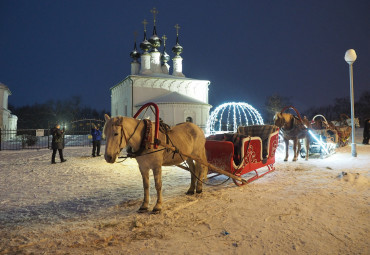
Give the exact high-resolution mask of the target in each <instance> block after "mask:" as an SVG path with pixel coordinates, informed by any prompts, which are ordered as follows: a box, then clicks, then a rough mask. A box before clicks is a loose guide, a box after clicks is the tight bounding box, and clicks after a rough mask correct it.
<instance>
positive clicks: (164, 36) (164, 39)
mask: <svg viewBox="0 0 370 255" xmlns="http://www.w3.org/2000/svg"><path fill="white" fill-rule="evenodd" d="M162 39H163V46H164V47H166V40H167V36H166V35H163V36H162Z"/></svg>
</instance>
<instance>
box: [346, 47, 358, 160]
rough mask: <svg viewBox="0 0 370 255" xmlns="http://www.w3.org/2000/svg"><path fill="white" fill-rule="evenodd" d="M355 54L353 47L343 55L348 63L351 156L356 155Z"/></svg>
mask: <svg viewBox="0 0 370 255" xmlns="http://www.w3.org/2000/svg"><path fill="white" fill-rule="evenodd" d="M356 58H357V55H356V52H355V50H354V49H349V50H347V51H346V54H345V55H344V59H345V60H346V62H347V63H348V64H349V80H350V85H351V88H350V90H351V123H352V157H357V152H356V143H355V122H354V117H355V107H354V96H353V68H352V65H353V63H354V62H355V61H356Z"/></svg>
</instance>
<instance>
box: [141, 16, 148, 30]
mask: <svg viewBox="0 0 370 255" xmlns="http://www.w3.org/2000/svg"><path fill="white" fill-rule="evenodd" d="M141 23H143V24H144V32H146V25H147V24H148V21H146V19H144V20H143V22H141Z"/></svg>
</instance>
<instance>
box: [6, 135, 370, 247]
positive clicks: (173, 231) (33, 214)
mask: <svg viewBox="0 0 370 255" xmlns="http://www.w3.org/2000/svg"><path fill="white" fill-rule="evenodd" d="M360 140H361V134H360V133H358V135H357V139H356V142H358V145H357V151H358V157H357V158H353V157H352V156H351V147H350V146H347V147H344V148H340V149H337V152H336V153H335V154H334V155H332V156H331V157H329V158H325V159H319V158H315V159H310V160H309V161H304V160H302V159H299V161H298V162H291V161H289V162H283V161H282V159H281V158H278V161H277V163H276V171H275V172H273V173H271V174H268V175H266V176H264V177H263V178H261V179H259V180H257V181H255V182H253V183H251V184H248V185H246V186H243V187H237V186H235V185H234V184H233V182H232V181H231V180H229V181H227V182H226V183H224V184H222V185H218V186H210V185H207V186H205V187H204V189H203V191H204V192H203V193H202V194H199V195H195V196H186V195H185V192H186V191H187V188H188V185H189V183H190V174H189V173H188V172H187V171H184V170H182V169H179V168H176V167H164V169H163V195H164V199H165V201H164V206H163V212H162V213H161V214H159V215H152V214H149V213H144V214H138V213H137V212H136V211H137V209H138V208H139V206H140V204H141V200H142V197H143V189H142V181H141V175H140V172H139V170H138V167H137V164H136V161H135V160H133V159H128V160H126V161H124V162H121V163H116V164H108V163H106V162H105V160H104V158H103V157H96V158H91V157H90V154H91V148H89V147H74V148H66V149H65V150H64V152H65V157H66V158H67V160H68V161H67V162H65V163H57V164H56V165H51V164H50V161H51V151H50V150H47V149H42V150H38V151H35V150H30V151H0V254H14V253H20V254H29V253H35V254H43V253H46V254H59V253H60V254H66V253H70V254H194V253H197V254H264V253H266V254H370V242H369V240H370V239H369V237H370V206H369V194H370V193H369V191H370V182H369V180H370V179H369V178H370V171H369V165H370V145H361V144H360ZM102 149H104V147H103V148H102ZM57 156H58V155H57ZM291 158H292V153H290V160H291ZM343 172H345V173H346V174H343ZM224 180H226V178H225V177H219V178H218V179H215V180H211V181H209V183H210V184H213V185H216V184H218V183H220V182H222V181H224ZM151 198H152V199H151V201H152V202H151V206H153V205H154V202H155V199H156V196H155V190H154V183H153V179H152V178H151Z"/></svg>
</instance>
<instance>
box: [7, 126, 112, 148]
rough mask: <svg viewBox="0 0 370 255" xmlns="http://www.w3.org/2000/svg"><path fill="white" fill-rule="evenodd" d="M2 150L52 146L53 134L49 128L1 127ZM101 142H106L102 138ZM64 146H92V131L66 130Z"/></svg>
mask: <svg viewBox="0 0 370 255" xmlns="http://www.w3.org/2000/svg"><path fill="white" fill-rule="evenodd" d="M0 134H1V135H0V151H1V150H26V149H44V148H51V141H52V136H51V134H50V130H49V129H18V130H5V129H0ZM101 144H102V145H103V144H105V141H104V140H102V141H101ZM64 146H65V147H72V146H92V139H91V135H90V131H87V130H84V131H68V130H67V131H66V133H65V135H64Z"/></svg>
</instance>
